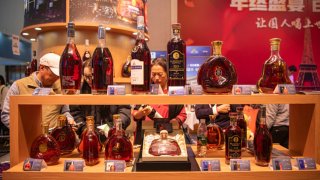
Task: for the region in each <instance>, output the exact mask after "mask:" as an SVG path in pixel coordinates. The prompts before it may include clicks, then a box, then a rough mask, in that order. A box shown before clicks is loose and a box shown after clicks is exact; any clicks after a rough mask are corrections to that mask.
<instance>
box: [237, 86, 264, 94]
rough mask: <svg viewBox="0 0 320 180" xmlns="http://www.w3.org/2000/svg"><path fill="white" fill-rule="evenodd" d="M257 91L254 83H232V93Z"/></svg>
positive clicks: (252, 92) (253, 92)
mask: <svg viewBox="0 0 320 180" xmlns="http://www.w3.org/2000/svg"><path fill="white" fill-rule="evenodd" d="M255 93H259V92H258V90H257V86H256V85H233V87H232V94H233V95H251V94H255Z"/></svg>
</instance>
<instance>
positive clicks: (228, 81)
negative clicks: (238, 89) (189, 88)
mask: <svg viewBox="0 0 320 180" xmlns="http://www.w3.org/2000/svg"><path fill="white" fill-rule="evenodd" d="M221 48H222V41H213V42H212V49H213V55H212V56H210V57H209V59H207V60H206V61H205V62H204V63H203V64H202V65H201V67H200V69H199V71H198V77H197V81H198V84H200V85H201V86H202V88H203V91H205V92H207V93H229V92H231V91H232V86H233V85H234V84H236V83H237V80H238V79H237V72H236V69H235V67H234V65H233V64H232V62H231V61H229V60H228V59H227V58H226V57H224V56H223V55H222V54H221Z"/></svg>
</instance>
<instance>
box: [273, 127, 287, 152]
mask: <svg viewBox="0 0 320 180" xmlns="http://www.w3.org/2000/svg"><path fill="white" fill-rule="evenodd" d="M270 132H271V135H272V142H273V143H279V144H280V145H281V146H283V147H285V148H288V145H289V142H288V141H289V126H273V127H272V128H271V129H270Z"/></svg>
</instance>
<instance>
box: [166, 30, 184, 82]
mask: <svg viewBox="0 0 320 180" xmlns="http://www.w3.org/2000/svg"><path fill="white" fill-rule="evenodd" d="M180 29H181V25H180V24H172V32H173V38H172V39H171V40H170V41H169V42H168V44H167V53H168V55H167V59H168V72H169V74H168V78H169V81H168V86H184V85H186V43H185V42H184V41H183V40H182V39H181V38H180Z"/></svg>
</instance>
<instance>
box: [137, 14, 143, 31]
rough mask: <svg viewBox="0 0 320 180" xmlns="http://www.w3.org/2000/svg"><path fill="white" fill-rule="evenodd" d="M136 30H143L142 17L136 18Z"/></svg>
mask: <svg viewBox="0 0 320 180" xmlns="http://www.w3.org/2000/svg"><path fill="white" fill-rule="evenodd" d="M137 29H138V30H144V16H138V17H137Z"/></svg>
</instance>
